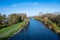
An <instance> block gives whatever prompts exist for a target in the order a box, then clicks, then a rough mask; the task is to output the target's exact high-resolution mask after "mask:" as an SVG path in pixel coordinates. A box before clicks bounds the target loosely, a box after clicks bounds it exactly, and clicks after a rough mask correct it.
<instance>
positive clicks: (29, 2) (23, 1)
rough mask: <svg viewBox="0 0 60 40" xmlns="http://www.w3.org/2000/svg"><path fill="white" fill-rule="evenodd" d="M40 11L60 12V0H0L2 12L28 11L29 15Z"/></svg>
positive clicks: (0, 10)
mask: <svg viewBox="0 0 60 40" xmlns="http://www.w3.org/2000/svg"><path fill="white" fill-rule="evenodd" d="M39 12H43V13H46V12H60V0H0V13H1V14H6V15H9V14H12V13H26V14H27V15H28V16H35V15H39Z"/></svg>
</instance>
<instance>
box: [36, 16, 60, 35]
mask: <svg viewBox="0 0 60 40" xmlns="http://www.w3.org/2000/svg"><path fill="white" fill-rule="evenodd" d="M35 19H36V20H39V21H41V22H42V23H43V24H44V25H46V26H47V27H48V28H49V29H51V30H53V31H54V32H56V33H58V34H60V27H58V26H57V25H56V23H54V22H52V21H51V20H49V19H48V18H38V17H37V18H35Z"/></svg>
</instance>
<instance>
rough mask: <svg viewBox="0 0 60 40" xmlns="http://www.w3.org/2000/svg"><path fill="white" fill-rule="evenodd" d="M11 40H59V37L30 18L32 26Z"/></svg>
mask: <svg viewBox="0 0 60 40" xmlns="http://www.w3.org/2000/svg"><path fill="white" fill-rule="evenodd" d="M9 40H59V36H58V35H57V34H56V33H54V32H53V31H51V30H49V29H48V28H47V27H46V26H45V25H44V24H43V23H41V22H40V21H37V20H35V19H32V18H30V24H29V25H28V27H27V28H24V29H23V30H22V31H21V32H18V33H17V34H16V35H15V36H13V37H11V38H10V39H9Z"/></svg>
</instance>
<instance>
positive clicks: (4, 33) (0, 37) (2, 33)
mask: <svg viewBox="0 0 60 40" xmlns="http://www.w3.org/2000/svg"><path fill="white" fill-rule="evenodd" d="M26 22H27V23H28V19H26V20H24V21H23V22H21V23H17V24H14V25H12V26H9V27H6V28H4V29H2V30H0V40H5V39H6V38H8V37H10V36H11V35H13V34H14V33H16V32H17V31H18V30H19V29H22V28H23V27H24V26H25V25H26Z"/></svg>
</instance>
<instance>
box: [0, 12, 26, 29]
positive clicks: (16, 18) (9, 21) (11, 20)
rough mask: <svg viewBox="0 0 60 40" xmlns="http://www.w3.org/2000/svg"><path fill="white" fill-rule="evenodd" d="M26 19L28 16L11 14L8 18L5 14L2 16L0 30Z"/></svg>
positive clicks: (0, 17) (0, 16)
mask: <svg viewBox="0 0 60 40" xmlns="http://www.w3.org/2000/svg"><path fill="white" fill-rule="evenodd" d="M25 18H26V14H15V13H13V14H10V15H9V16H8V17H6V15H5V14H3V15H1V14H0V29H2V28H5V27H8V26H11V25H13V24H16V23H19V22H22V21H23V20H24V19H25Z"/></svg>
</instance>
